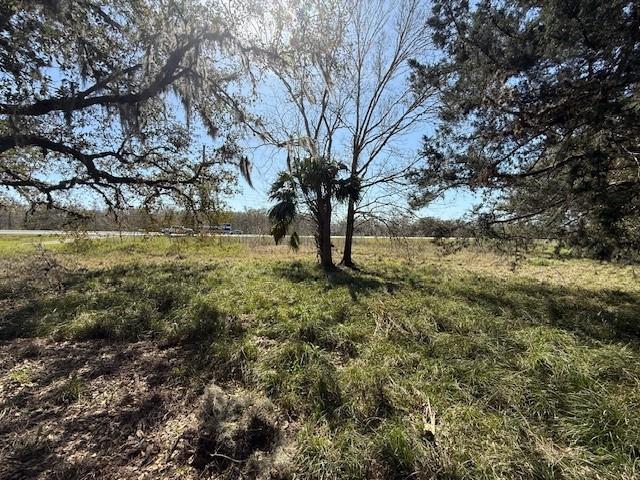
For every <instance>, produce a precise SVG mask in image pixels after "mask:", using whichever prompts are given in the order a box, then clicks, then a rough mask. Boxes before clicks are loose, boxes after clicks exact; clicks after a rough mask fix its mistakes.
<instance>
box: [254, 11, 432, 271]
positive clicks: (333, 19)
mask: <svg viewBox="0 0 640 480" xmlns="http://www.w3.org/2000/svg"><path fill="white" fill-rule="evenodd" d="M268 12H269V15H268V16H267V19H266V20H265V21H266V22H267V23H268V22H271V23H273V25H272V27H270V28H263V29H256V31H257V32H258V33H259V34H258V35H257V37H258V38H257V40H256V41H257V42H258V43H259V44H260V51H261V52H263V55H262V57H261V62H262V65H263V68H264V70H265V71H266V72H267V77H268V78H269V85H270V86H271V87H272V89H269V95H270V96H273V97H274V98H275V99H276V101H275V102H273V103H271V102H269V101H268V100H267V102H266V103H267V105H266V108H264V106H263V109H262V110H263V111H262V112H261V114H262V120H263V121H262V122H261V123H260V125H259V128H258V131H259V135H260V137H261V138H262V139H263V140H264V141H265V143H266V144H268V145H270V146H272V147H276V148H282V149H286V150H287V152H288V156H289V157H290V158H291V157H295V158H296V159H300V158H307V157H308V156H310V155H313V154H314V152H316V153H317V155H320V156H321V157H323V158H324V160H323V161H328V162H330V163H332V162H337V163H341V164H344V166H345V168H344V169H342V170H343V173H342V176H343V177H347V178H348V182H349V191H350V195H349V197H348V198H345V199H344V200H345V201H346V203H347V212H346V242H345V250H344V256H343V259H342V263H343V264H344V265H346V266H354V263H353V260H352V258H351V240H352V238H353V234H354V227H355V222H356V219H357V218H358V217H359V216H360V217H364V216H369V217H372V216H375V215H377V214H379V213H381V212H388V211H389V209H390V208H391V207H393V206H394V205H393V204H394V203H396V204H397V203H402V196H401V195H400V193H401V192H402V193H406V192H404V187H406V185H407V184H406V178H405V177H406V174H407V172H408V170H409V168H410V167H411V166H412V165H413V163H414V160H415V158H416V155H415V150H414V149H412V148H409V149H408V148H403V147H404V146H403V144H402V140H403V137H404V136H406V135H407V134H409V133H411V132H412V131H414V129H415V128H416V127H417V126H418V125H421V124H422V123H423V122H424V121H426V120H428V119H429V118H431V117H432V116H433V109H434V101H435V98H436V96H435V94H436V89H435V88H426V87H425V88H424V89H422V90H421V91H418V90H416V89H412V86H411V83H410V81H409V79H410V75H411V68H410V61H412V60H416V59H422V60H423V59H425V58H426V57H427V56H428V55H429V54H431V53H432V49H431V42H430V38H429V36H428V35H427V34H426V23H425V21H426V18H427V13H428V10H427V3H426V2H424V1H422V0H401V1H397V2H395V1H394V2H390V1H387V0H377V1H364V0H334V1H312V2H300V1H290V2H276V3H274V5H273V6H272V8H271V9H270V10H268ZM265 52H269V53H270V54H269V55H264V53H265ZM265 90H266V89H265ZM272 90H273V92H275V93H273V92H272ZM343 180H345V179H343Z"/></svg>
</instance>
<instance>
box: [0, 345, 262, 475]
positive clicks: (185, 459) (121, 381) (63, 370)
mask: <svg viewBox="0 0 640 480" xmlns="http://www.w3.org/2000/svg"><path fill="white" fill-rule="evenodd" d="M183 360H184V353H183V352H181V351H180V350H179V349H175V348H170V349H161V348H159V347H158V346H157V345H156V344H154V343H152V342H145V341H143V342H138V343H134V344H113V343H106V342H97V341H92V342H81V343H71V342H54V341H50V340H41V339H35V340H32V339H19V340H13V341H11V342H5V343H2V344H0V438H1V439H2V440H1V441H0V478H2V479H23V478H24V479H26V478H42V479H44V478H47V479H49V478H61V479H62V478H64V479H71V478H78V479H80V478H118V479H122V478H136V479H138V478H195V477H202V476H209V475H210V476H212V477H213V476H215V475H216V474H217V473H219V471H218V472H216V469H211V468H207V469H204V471H203V469H202V465H201V463H202V459H201V458H198V460H197V462H194V454H195V453H196V450H197V449H198V447H197V445H198V442H200V441H201V440H199V438H198V431H197V427H198V425H200V424H201V419H200V418H199V417H201V415H202V414H201V403H202V401H201V398H200V395H199V393H200V392H198V391H197V390H198V389H197V388H194V387H193V386H189V385H188V382H184V380H181V379H179V378H178V377H177V376H176V375H174V371H175V370H176V368H179V367H180V365H181V363H182V362H183ZM260 447H261V448H264V449H267V447H266V446H263V445H260ZM198 455H199V454H198ZM198 455H195V457H197V456H198ZM194 463H196V464H198V463H200V464H198V465H194ZM196 466H197V467H198V468H195V467H196Z"/></svg>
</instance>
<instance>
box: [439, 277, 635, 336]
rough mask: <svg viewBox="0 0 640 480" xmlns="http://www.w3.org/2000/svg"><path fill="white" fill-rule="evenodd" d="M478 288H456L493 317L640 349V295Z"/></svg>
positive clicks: (482, 283) (529, 285)
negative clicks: (627, 344) (557, 329)
mask: <svg viewBox="0 0 640 480" xmlns="http://www.w3.org/2000/svg"><path fill="white" fill-rule="evenodd" d="M478 284H479V288H463V287H459V286H458V287H456V288H453V289H452V290H449V292H450V295H452V296H454V297H461V298H464V300H465V302H466V303H468V304H470V305H476V306H480V307H482V308H484V309H486V310H487V311H489V312H490V313H492V314H493V315H496V316H503V317H505V316H506V317H511V318H513V319H519V321H521V322H525V323H528V324H541V325H551V326H554V327H557V328H561V329H563V330H566V331H570V332H573V333H576V334H578V335H580V336H582V337H585V338H589V339H592V340H596V341H602V342H624V343H629V344H631V345H632V346H634V348H640V295H638V294H635V293H630V292H624V291H620V290H612V289H607V290H598V291H594V290H589V289H585V288H577V287H571V288H569V287H562V286H554V285H549V284H547V283H542V282H538V281H535V280H530V281H521V280H520V281H513V282H508V281H506V282H502V283H500V282H497V281H496V280H495V279H491V278H486V277H484V278H482V277H481V279H480V280H479V282H478Z"/></svg>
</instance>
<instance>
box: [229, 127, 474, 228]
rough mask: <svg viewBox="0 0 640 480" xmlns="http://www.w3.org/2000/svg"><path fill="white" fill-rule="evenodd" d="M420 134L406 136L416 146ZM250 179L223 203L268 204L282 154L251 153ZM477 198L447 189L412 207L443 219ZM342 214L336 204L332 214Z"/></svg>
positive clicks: (467, 207) (237, 205) (238, 207)
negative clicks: (428, 203)
mask: <svg viewBox="0 0 640 480" xmlns="http://www.w3.org/2000/svg"><path fill="white" fill-rule="evenodd" d="M421 138H422V134H421V133H419V131H417V132H415V133H414V134H413V135H411V138H410V139H408V141H410V143H412V144H414V143H415V145H416V146H417V145H419V143H420V141H421ZM416 150H417V147H416ZM252 163H253V168H252V182H253V188H252V187H250V186H249V185H248V184H247V182H246V181H245V180H244V179H242V178H240V179H239V181H238V188H239V192H238V193H237V194H236V195H233V196H231V197H229V198H228V200H227V203H228V205H229V208H230V209H231V210H233V211H244V210H248V209H253V208H268V207H269V206H270V203H269V198H268V191H269V187H270V185H271V183H272V182H273V180H274V179H275V177H276V175H277V173H278V172H279V171H280V170H281V169H283V168H284V167H285V161H284V158H283V156H282V155H274V154H270V155H260V154H259V153H258V154H254V156H253V158H252ZM477 200H478V198H477V197H476V196H475V195H474V194H472V193H470V192H466V191H451V192H448V193H447V194H446V195H445V197H444V198H443V199H439V200H437V201H434V202H433V203H431V204H430V205H428V206H427V207H425V208H422V209H420V210H418V211H416V212H415V213H416V215H418V216H421V217H426V216H430V217H437V218H443V219H453V218H461V217H463V216H464V215H465V214H466V213H467V212H468V211H469V210H470V209H471V208H472V207H473V205H474V204H475V203H476V202H477ZM341 215H342V212H341V210H340V209H339V208H338V209H337V211H336V216H337V217H338V218H339V217H340V216H341Z"/></svg>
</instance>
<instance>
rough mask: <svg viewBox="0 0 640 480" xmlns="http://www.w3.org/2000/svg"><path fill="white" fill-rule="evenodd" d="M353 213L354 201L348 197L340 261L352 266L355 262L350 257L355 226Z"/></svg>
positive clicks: (346, 265) (354, 210) (354, 209)
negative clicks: (345, 227) (342, 250)
mask: <svg viewBox="0 0 640 480" xmlns="http://www.w3.org/2000/svg"><path fill="white" fill-rule="evenodd" d="M355 214H356V203H355V201H354V200H353V199H352V198H350V199H349V205H348V207H347V229H346V232H345V235H344V252H343V253H342V261H341V262H340V263H341V264H342V265H344V266H345V267H349V268H353V267H355V263H353V259H352V257H351V247H352V245H353V230H354V227H355Z"/></svg>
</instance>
